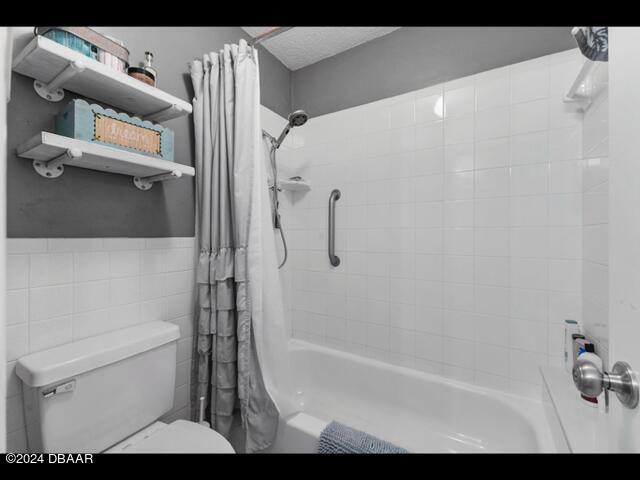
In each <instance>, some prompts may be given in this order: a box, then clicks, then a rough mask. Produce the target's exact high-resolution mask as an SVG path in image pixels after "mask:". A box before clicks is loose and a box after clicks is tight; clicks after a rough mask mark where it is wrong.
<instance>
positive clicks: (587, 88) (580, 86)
mask: <svg viewBox="0 0 640 480" xmlns="http://www.w3.org/2000/svg"><path fill="white" fill-rule="evenodd" d="M608 73H609V70H608V65H607V62H592V61H591V60H588V59H585V61H584V63H583V64H582V68H580V71H579V72H578V75H577V76H576V79H575V80H574V81H573V83H572V84H571V88H569V91H568V92H567V94H566V95H565V98H564V101H565V103H577V104H578V105H579V106H580V108H581V110H582V111H586V110H587V109H588V108H589V106H590V105H591V104H592V103H593V101H594V100H595V98H596V97H597V96H598V95H599V94H600V92H602V91H603V90H604V89H605V88H606V87H607V84H608V81H609V75H608Z"/></svg>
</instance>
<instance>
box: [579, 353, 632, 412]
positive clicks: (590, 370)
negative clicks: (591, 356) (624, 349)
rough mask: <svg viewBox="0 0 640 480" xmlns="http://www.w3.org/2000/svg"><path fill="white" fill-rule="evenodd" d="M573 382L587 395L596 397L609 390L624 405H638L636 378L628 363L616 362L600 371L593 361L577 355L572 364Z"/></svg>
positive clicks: (630, 406) (628, 406) (629, 406)
mask: <svg viewBox="0 0 640 480" xmlns="http://www.w3.org/2000/svg"><path fill="white" fill-rule="evenodd" d="M573 383H575V385H576V388H577V389H578V390H579V391H580V392H581V393H582V394H583V395H586V396H587V397H597V396H598V395H600V393H602V391H603V390H610V391H612V392H615V393H616V396H617V397H618V400H620V403H622V405H624V406H625V407H627V408H636V406H637V405H638V397H639V396H640V395H639V388H638V379H637V376H636V374H635V372H634V371H633V370H632V369H631V367H630V366H629V364H628V363H625V362H616V363H615V364H614V365H613V369H612V370H611V372H609V373H607V372H600V370H599V369H598V367H597V366H596V365H595V364H594V363H593V362H590V361H588V360H581V359H580V357H578V359H577V360H576V363H575V365H574V366H573Z"/></svg>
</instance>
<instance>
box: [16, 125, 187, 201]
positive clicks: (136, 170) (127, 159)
mask: <svg viewBox="0 0 640 480" xmlns="http://www.w3.org/2000/svg"><path fill="white" fill-rule="evenodd" d="M17 152H18V156H19V157H22V158H29V159H32V160H33V168H34V169H35V170H36V171H37V172H38V173H39V174H40V175H42V176H43V177H46V178H56V177H59V176H60V175H62V173H63V172H64V166H65V165H69V166H72V167H79V168H88V169H90V170H99V171H102V172H109V173H118V174H121V175H130V176H132V177H134V179H133V181H134V184H135V185H136V187H138V188H140V189H141V190H149V189H150V188H151V186H152V185H153V184H154V183H155V182H159V181H163V180H169V179H172V178H180V177H182V176H183V175H186V176H190V177H193V176H194V175H195V169H194V168H193V167H189V166H187V165H182V164H180V163H175V162H169V161H167V160H161V159H157V158H153V157H149V156H147V155H141V154H139V153H133V152H128V151H126V150H120V149H117V148H112V147H107V146H105V145H100V144H97V143H91V142H85V141H84V140H76V139H75V138H69V137H64V136H62V135H56V134H55V133H49V132H40V133H38V134H37V135H35V136H34V137H32V138H31V139H29V140H28V141H27V142H25V143H23V144H22V145H20V146H19V147H18V148H17Z"/></svg>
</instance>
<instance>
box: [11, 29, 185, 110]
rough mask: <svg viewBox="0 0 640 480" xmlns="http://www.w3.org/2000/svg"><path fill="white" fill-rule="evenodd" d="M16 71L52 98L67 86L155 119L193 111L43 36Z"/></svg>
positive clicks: (18, 59) (22, 54)
mask: <svg viewBox="0 0 640 480" xmlns="http://www.w3.org/2000/svg"><path fill="white" fill-rule="evenodd" d="M13 70H14V71H15V72H17V73H21V74H22V75H26V76H28V77H31V78H34V79H35V81H34V88H35V90H36V92H37V93H38V95H40V96H41V97H43V98H45V99H47V100H49V101H60V100H62V98H63V97H64V90H63V88H64V89H67V90H70V91H72V92H75V93H77V94H79V95H83V96H85V97H89V98H91V99H94V100H97V101H98V102H104V103H106V104H108V105H111V106H113V107H115V108H120V109H122V110H125V111H127V112H131V113H133V114H135V115H137V116H140V117H142V118H143V119H144V120H150V121H152V122H162V121H165V120H170V119H172V118H176V117H180V116H182V115H188V114H190V113H191V111H192V108H191V104H190V103H189V102H186V101H184V100H182V99H180V98H177V97H174V96H173V95H170V94H169V93H167V92H163V91H162V90H160V89H158V88H155V87H152V86H150V85H147V84H145V83H142V82H141V81H139V80H136V79H135V78H133V77H130V76H129V75H126V74H125V73H122V72H118V71H117V70H114V69H113V68H111V67H108V66H107V65H105V64H103V63H100V62H98V61H97V60H94V59H92V58H89V57H86V56H84V55H82V54H81V53H79V52H76V51H75V50H72V49H70V48H68V47H65V46H64V45H61V44H59V43H56V42H54V41H53V40H50V39H48V38H46V37H42V36H36V37H35V38H34V39H33V40H32V41H31V42H30V43H29V44H28V45H27V46H26V47H25V48H24V49H23V50H22V51H21V52H20V53H19V54H18V55H17V56H16V57H15V59H14V61H13Z"/></svg>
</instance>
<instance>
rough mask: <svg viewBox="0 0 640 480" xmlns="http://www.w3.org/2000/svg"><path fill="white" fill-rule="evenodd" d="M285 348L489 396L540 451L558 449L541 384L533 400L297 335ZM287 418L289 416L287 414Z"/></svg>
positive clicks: (302, 409)
mask: <svg viewBox="0 0 640 480" xmlns="http://www.w3.org/2000/svg"><path fill="white" fill-rule="evenodd" d="M287 348H288V351H289V352H295V351H305V350H311V351H317V352H319V353H322V354H325V355H332V356H337V357H341V358H344V359H345V360H349V361H353V362H356V363H360V364H364V365H369V366H372V367H374V368H380V369H382V370H386V371H389V372H398V373H401V374H403V375H406V376H409V377H414V378H416V379H419V380H424V381H429V382H432V383H440V384H444V385H446V386H448V387H451V388H455V389H459V390H462V391H465V392H469V393H472V394H476V395H481V396H484V397H486V398H490V399H492V400H494V401H496V402H498V403H500V404H502V405H504V406H505V407H506V408H508V409H510V410H512V411H514V412H515V413H516V414H518V415H520V416H521V417H522V418H524V420H525V421H526V422H527V423H528V425H529V426H530V428H531V429H532V430H533V432H534V435H535V439H536V442H537V444H538V448H539V452H540V453H549V452H557V449H556V446H555V443H554V440H553V436H552V433H551V428H550V426H549V424H548V419H547V418H546V415H545V412H544V404H543V401H542V393H543V392H542V388H543V387H542V386H541V387H540V397H541V398H540V399H535V398H530V397H524V396H520V395H516V394H513V393H510V392H504V391H501V390H496V389H492V388H488V387H482V386H479V385H473V384H470V383H467V382H463V381H461V380H456V379H453V378H448V377H445V376H443V375H438V374H435V373H430V372H424V371H422V370H417V369H415V368H410V367H405V366H402V365H394V364H392V363H388V362H384V361H382V360H377V359H375V358H371V357H365V356H363V355H358V354H357V353H352V352H347V351H344V350H339V349H337V348H332V347H329V346H326V345H318V344H315V343H312V342H308V341H306V340H301V339H298V338H290V339H289V340H288V341H287ZM298 413H308V412H305V410H304V408H301V409H300V410H299V411H298V412H296V413H294V414H293V415H296V414H298ZM293 415H292V416H293ZM288 418H291V416H289V417H288Z"/></svg>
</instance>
